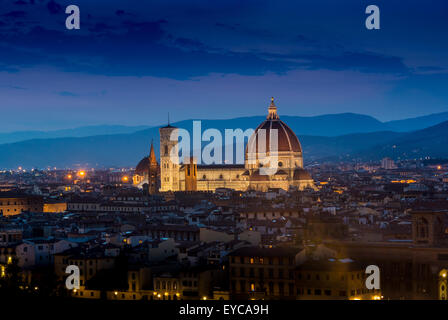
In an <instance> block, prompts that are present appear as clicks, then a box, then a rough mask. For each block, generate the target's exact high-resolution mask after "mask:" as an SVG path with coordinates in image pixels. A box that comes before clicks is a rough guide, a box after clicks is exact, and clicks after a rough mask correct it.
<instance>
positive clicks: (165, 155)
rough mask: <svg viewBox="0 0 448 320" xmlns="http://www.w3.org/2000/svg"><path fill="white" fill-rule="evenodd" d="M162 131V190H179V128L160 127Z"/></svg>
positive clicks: (160, 131)
mask: <svg viewBox="0 0 448 320" xmlns="http://www.w3.org/2000/svg"><path fill="white" fill-rule="evenodd" d="M159 133H160V192H167V191H179V148H178V129H177V128H176V127H173V126H171V125H170V124H169V123H168V125H167V126H165V127H162V128H159Z"/></svg>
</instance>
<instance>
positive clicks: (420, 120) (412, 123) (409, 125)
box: [385, 112, 448, 132]
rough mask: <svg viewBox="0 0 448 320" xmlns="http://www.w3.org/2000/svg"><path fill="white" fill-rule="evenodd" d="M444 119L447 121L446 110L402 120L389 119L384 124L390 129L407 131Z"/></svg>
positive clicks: (428, 125)
mask: <svg viewBox="0 0 448 320" xmlns="http://www.w3.org/2000/svg"><path fill="white" fill-rule="evenodd" d="M444 121H448V112H442V113H435V114H430V115H427V116H422V117H417V118H410V119H404V120H395V121H389V122H385V124H386V125H387V126H388V127H389V128H390V130H392V131H398V132H409V131H414V130H420V129H424V128H427V127H431V126H434V125H436V124H439V123H441V122H444Z"/></svg>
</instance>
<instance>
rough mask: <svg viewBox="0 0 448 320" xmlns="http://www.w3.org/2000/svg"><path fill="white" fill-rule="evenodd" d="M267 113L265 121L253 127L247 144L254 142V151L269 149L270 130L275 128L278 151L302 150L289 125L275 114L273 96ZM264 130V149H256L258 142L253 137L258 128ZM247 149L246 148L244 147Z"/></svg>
mask: <svg viewBox="0 0 448 320" xmlns="http://www.w3.org/2000/svg"><path fill="white" fill-rule="evenodd" d="M268 110H269V114H268V116H267V118H266V120H265V121H263V122H262V123H261V124H260V125H259V126H258V127H257V129H255V132H254V134H253V135H252V136H251V138H250V139H249V143H248V145H251V143H255V150H256V152H261V151H265V152H269V151H270V147H269V144H270V137H271V130H272V129H276V130H277V135H278V151H279V152H300V153H301V152H302V146H301V145H300V142H299V139H298V138H297V136H296V135H295V133H294V132H293V131H292V130H291V128H290V127H288V126H287V125H286V123H284V122H283V121H282V120H280V118H279V116H278V115H277V107H276V106H275V104H274V98H272V99H271V104H270V106H269V109H268ZM261 129H264V130H265V136H266V149H265V150H260V151H258V142H256V139H255V137H257V136H258V135H259V132H261V131H260V130H261ZM260 135H261V134H260ZM246 150H247V149H246Z"/></svg>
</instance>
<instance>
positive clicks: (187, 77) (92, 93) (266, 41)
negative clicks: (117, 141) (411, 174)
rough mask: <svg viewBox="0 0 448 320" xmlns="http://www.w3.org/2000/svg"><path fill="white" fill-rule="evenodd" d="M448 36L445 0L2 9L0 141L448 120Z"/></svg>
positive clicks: (20, 4)
mask: <svg viewBox="0 0 448 320" xmlns="http://www.w3.org/2000/svg"><path fill="white" fill-rule="evenodd" d="M69 4H76V5H78V6H79V7H80V10H81V30H66V29H65V18H66V16H67V15H66V14H65V7H66V6H67V5H69ZM369 4H376V5H377V6H379V8H380V10H381V29H380V30H373V31H369V30H367V29H366V28H365V26H364V21H365V18H366V16H367V15H366V14H365V13H364V11H365V8H366V7H367V6H368V5H369ZM447 29H448V2H446V1H443V0H438V1H435V0H428V1H415V0H409V1H406V2H403V1H398V0H388V1H382V0H374V1H363V0H345V1H330V0H315V1H310V0H307V1H299V0H291V1H287V0H283V1H265V0H239V1H236V0H226V1H221V0H216V1H202V0H201V1H199V0H193V1H185V0H163V1H159V0H153V1H141V0H140V1H138V0H127V1H124V0H121V1H117V0H109V1H95V2H94V1H86V0H77V1H75V0H70V1H62V0H58V1H53V0H51V1H49V0H13V1H7V0H0V109H1V115H2V117H1V118H0V132H4V131H12V130H34V129H38V130H51V129H59V128H67V127H76V126H81V125H94V124H124V125H157V124H161V123H163V122H165V120H166V118H167V112H170V114H171V118H172V119H173V121H176V120H183V119H189V118H203V119H206V118H231V117H238V116H249V115H260V114H265V113H266V108H267V105H268V103H269V97H270V96H275V97H276V101H277V105H278V107H279V113H280V115H281V114H288V115H304V116H309V115H317V114H324V113H341V112H355V113H362V114H369V115H372V116H374V117H376V118H378V119H380V120H392V119H402V118H407V117H414V116H419V115H424V114H429V113H436V112H443V111H448V90H446V88H447V85H448V50H447V49H448V48H447V47H448V41H446V34H447Z"/></svg>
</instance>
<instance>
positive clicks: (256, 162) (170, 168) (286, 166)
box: [133, 98, 315, 193]
mask: <svg viewBox="0 0 448 320" xmlns="http://www.w3.org/2000/svg"><path fill="white" fill-rule="evenodd" d="M176 129H177V128H176V127H174V126H171V125H167V126H165V127H162V128H160V129H159V132H160V168H159V165H158V163H157V160H156V158H155V154H154V148H153V146H152V144H151V152H150V155H149V157H146V158H144V159H142V160H141V161H140V163H139V164H138V166H137V168H136V170H135V174H134V177H133V182H134V185H137V186H139V187H143V186H145V185H147V186H148V188H149V189H148V191H149V192H150V193H154V192H157V191H160V192H168V191H215V190H216V189H217V188H230V189H234V190H241V191H245V190H257V191H268V189H269V188H281V189H284V190H289V189H296V190H303V189H305V188H312V189H314V188H315V186H314V181H313V179H312V178H311V176H310V174H309V173H308V172H307V171H305V169H303V154H302V147H301V145H300V142H299V139H298V138H297V136H296V135H295V134H294V132H293V131H292V130H291V128H289V127H288V126H287V125H286V124H285V123H284V122H283V121H282V120H280V117H279V116H278V114H277V107H276V105H275V104H274V99H273V98H272V99H271V104H270V105H269V108H268V116H267V118H266V120H265V121H263V122H262V123H261V124H260V125H259V126H258V127H257V129H256V130H255V131H254V133H253V135H252V136H251V137H250V139H249V142H248V145H249V144H251V141H255V140H256V139H257V137H258V135H259V132H260V130H261V129H263V130H264V132H263V133H265V137H267V139H265V141H266V149H265V150H264V151H265V152H263V155H264V156H269V155H270V153H271V150H270V149H269V148H270V144H269V137H270V136H271V132H270V130H272V129H276V130H277V136H278V148H277V149H278V150H277V151H276V152H275V155H276V157H277V161H278V164H277V168H278V169H277V170H276V172H275V173H274V174H272V175H266V174H261V173H260V168H261V166H262V161H260V159H261V156H260V153H258V147H257V148H250V151H249V150H248V147H246V151H245V163H244V164H241V165H230V164H222V165H215V164H214V165H199V164H197V163H195V162H194V161H190V163H189V164H183V163H181V162H180V161H179V162H178V163H175V162H173V161H172V159H171V157H170V152H171V150H172V148H175V149H174V150H175V154H176V153H177V152H176V151H177V148H178V142H177V141H171V140H170V136H171V133H172V132H173V131H174V130H176ZM250 159H252V160H251V161H249V160H250ZM159 181H160V187H159Z"/></svg>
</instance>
